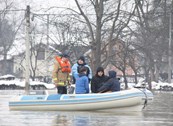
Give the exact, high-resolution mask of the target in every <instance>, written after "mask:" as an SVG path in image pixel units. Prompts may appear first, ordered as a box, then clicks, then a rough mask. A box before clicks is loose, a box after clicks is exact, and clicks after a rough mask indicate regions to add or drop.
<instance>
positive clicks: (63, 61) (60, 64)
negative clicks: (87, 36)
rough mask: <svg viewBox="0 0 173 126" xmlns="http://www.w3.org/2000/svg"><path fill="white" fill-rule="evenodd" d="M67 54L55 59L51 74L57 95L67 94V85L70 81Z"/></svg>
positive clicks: (69, 66)
mask: <svg viewBox="0 0 173 126" xmlns="http://www.w3.org/2000/svg"><path fill="white" fill-rule="evenodd" d="M68 58H69V56H68V55H67V54H62V55H60V56H56V57H55V63H54V69H53V73H52V77H53V81H54V84H55V85H56V87H57V91H58V94H67V87H66V86H67V85H68V82H69V81H70V72H71V65H70V62H69V60H68Z"/></svg>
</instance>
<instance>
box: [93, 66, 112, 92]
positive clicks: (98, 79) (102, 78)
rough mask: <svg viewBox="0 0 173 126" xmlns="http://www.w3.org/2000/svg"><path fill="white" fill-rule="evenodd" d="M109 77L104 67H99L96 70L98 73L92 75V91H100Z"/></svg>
mask: <svg viewBox="0 0 173 126" xmlns="http://www.w3.org/2000/svg"><path fill="white" fill-rule="evenodd" d="M108 79H109V77H108V76H106V75H105V73H104V69H103V67H98V68H97V70H96V74H95V75H94V76H93V77H92V80H91V92H92V93H98V91H97V90H98V89H99V88H100V87H101V86H102V85H103V83H105V82H106V81H107V80H108Z"/></svg>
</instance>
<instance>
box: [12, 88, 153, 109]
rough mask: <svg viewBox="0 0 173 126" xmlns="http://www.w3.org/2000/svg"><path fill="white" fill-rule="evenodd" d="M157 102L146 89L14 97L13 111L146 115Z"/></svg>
mask: <svg viewBox="0 0 173 126" xmlns="http://www.w3.org/2000/svg"><path fill="white" fill-rule="evenodd" d="M152 100H153V93H152V92H151V91H149V90H148V89H146V88H132V89H128V90H122V91H118V92H109V93H89V94H56V93H55V94H50V93H46V92H44V93H43V94H29V95H19V96H14V97H13V98H12V99H11V100H10V101H9V109H10V110H33V111H121V112H122V111H134V112H135V111H142V110H143V109H144V108H145V107H146V106H147V104H150V103H151V102H152Z"/></svg>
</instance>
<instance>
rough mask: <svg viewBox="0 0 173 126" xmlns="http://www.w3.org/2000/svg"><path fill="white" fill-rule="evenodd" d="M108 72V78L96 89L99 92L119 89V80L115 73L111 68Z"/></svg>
mask: <svg viewBox="0 0 173 126" xmlns="http://www.w3.org/2000/svg"><path fill="white" fill-rule="evenodd" d="M108 73H109V80H108V81H107V82H106V83H104V84H103V85H102V86H101V87H100V88H99V89H98V92H99V93H104V92H115V91H120V82H119V80H118V79H117V78H116V75H117V73H116V72H115V71H113V70H111V71H109V72H108Z"/></svg>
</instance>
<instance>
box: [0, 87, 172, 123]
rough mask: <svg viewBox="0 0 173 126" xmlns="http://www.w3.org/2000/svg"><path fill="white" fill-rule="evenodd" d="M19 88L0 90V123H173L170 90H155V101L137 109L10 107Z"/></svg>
mask: <svg viewBox="0 0 173 126" xmlns="http://www.w3.org/2000/svg"><path fill="white" fill-rule="evenodd" d="M15 93H19V91H2V90H1V91H0V126H173V92H159V91H157V92H154V101H153V103H152V104H151V105H148V106H147V108H146V109H145V110H144V111H143V112H139V113H110V112H109V113H104V112H94V111H92V112H60V111H9V109H8V101H9V99H10V98H11V97H12V96H13V95H14V94H15Z"/></svg>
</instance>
